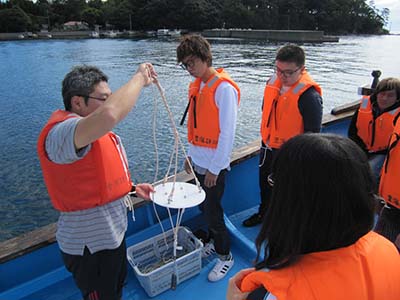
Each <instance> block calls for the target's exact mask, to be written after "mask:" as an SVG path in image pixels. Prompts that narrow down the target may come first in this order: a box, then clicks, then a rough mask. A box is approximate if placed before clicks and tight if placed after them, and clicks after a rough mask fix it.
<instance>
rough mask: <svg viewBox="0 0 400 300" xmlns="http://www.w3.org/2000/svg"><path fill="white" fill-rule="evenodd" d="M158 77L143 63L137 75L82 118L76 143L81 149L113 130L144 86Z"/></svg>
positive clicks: (77, 129)
mask: <svg viewBox="0 0 400 300" xmlns="http://www.w3.org/2000/svg"><path fill="white" fill-rule="evenodd" d="M153 78H157V74H156V73H155V71H154V69H153V66H152V65H151V64H149V63H143V64H141V65H140V66H139V68H138V70H137V71H136V73H135V75H133V77H132V78H131V79H130V80H129V81H128V82H127V83H126V84H125V85H123V86H122V87H121V88H119V89H118V90H117V91H116V92H115V93H113V94H112V95H110V97H108V98H107V100H106V101H105V102H104V104H103V105H101V106H100V107H99V108H98V109H96V110H95V111H94V112H93V113H91V114H90V115H88V116H86V117H84V118H82V119H81V120H80V121H79V122H78V125H77V126H76V130H75V136H74V143H75V147H76V149H81V148H83V147H85V146H87V145H89V144H91V143H92V142H94V141H95V140H97V139H99V138H100V137H102V136H103V135H104V134H106V133H107V132H109V131H111V130H112V129H113V128H114V126H115V125H116V124H118V123H119V122H120V121H121V120H122V119H124V118H125V117H126V115H127V114H128V113H129V112H130V111H131V109H132V108H133V106H134V105H135V104H136V101H137V99H138V97H139V95H140V91H141V89H142V88H143V87H144V86H147V85H149V84H151V82H152V79H153Z"/></svg>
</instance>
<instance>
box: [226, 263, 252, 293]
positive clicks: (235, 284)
mask: <svg viewBox="0 0 400 300" xmlns="http://www.w3.org/2000/svg"><path fill="white" fill-rule="evenodd" d="M251 272H254V268H249V269H243V270H241V271H239V272H238V273H236V274H235V275H234V276H233V277H231V278H230V279H229V282H228V289H227V291H226V300H245V299H247V296H248V295H249V293H243V292H242V291H241V290H240V289H239V287H240V285H241V283H242V280H243V278H244V277H245V276H246V275H247V274H250V273H251Z"/></svg>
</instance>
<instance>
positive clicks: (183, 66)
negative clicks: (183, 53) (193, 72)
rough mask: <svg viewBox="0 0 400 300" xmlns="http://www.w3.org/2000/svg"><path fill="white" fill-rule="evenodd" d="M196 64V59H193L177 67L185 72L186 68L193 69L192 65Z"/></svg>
mask: <svg viewBox="0 0 400 300" xmlns="http://www.w3.org/2000/svg"><path fill="white" fill-rule="evenodd" d="M195 64H196V59H195V58H194V59H189V60H188V61H187V62H185V63H184V62H181V63H180V64H179V66H180V67H181V68H182V69H184V70H185V71H187V69H188V68H191V69H192V68H193V67H194V65H195Z"/></svg>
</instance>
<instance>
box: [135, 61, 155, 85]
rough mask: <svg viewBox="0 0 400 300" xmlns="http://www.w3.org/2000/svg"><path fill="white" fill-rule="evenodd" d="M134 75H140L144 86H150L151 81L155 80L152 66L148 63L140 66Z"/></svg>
mask: <svg viewBox="0 0 400 300" xmlns="http://www.w3.org/2000/svg"><path fill="white" fill-rule="evenodd" d="M136 74H140V75H142V77H143V79H144V85H145V86H147V85H149V84H151V83H152V82H153V80H157V73H156V71H155V70H154V67H153V65H152V64H150V63H143V64H140V66H139V68H138V69H137V71H136Z"/></svg>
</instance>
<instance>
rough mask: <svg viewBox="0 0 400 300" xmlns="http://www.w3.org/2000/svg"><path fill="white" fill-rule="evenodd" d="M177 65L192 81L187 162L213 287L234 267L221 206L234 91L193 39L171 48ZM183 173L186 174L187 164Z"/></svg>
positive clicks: (201, 40) (235, 100) (201, 43)
mask: <svg viewBox="0 0 400 300" xmlns="http://www.w3.org/2000/svg"><path fill="white" fill-rule="evenodd" d="M177 60H178V63H181V66H182V67H183V68H184V69H185V70H187V71H188V72H189V73H190V75H192V76H193V77H195V80H194V81H193V82H192V83H191V84H190V86H189V103H188V107H187V109H186V112H189V120H188V125H187V128H188V140H189V151H188V156H189V157H190V160H191V163H192V165H193V168H194V171H195V174H196V176H197V178H198V179H199V181H200V184H201V186H202V187H203V189H204V191H205V192H206V199H205V200H204V202H203V203H202V204H201V205H200V209H201V211H202V212H203V215H204V216H205V219H206V223H207V226H208V234H209V241H208V243H207V244H206V245H205V247H204V249H203V252H202V257H207V256H209V255H211V254H213V253H216V254H217V262H216V264H215V266H214V268H213V269H212V270H211V272H210V273H209V274H208V280H209V281H218V280H220V279H222V278H223V277H224V276H225V275H226V274H227V273H228V271H229V270H230V269H231V268H232V266H233V262H234V261H233V257H232V253H231V252H230V238H229V233H228V230H227V228H226V226H225V221H224V212H223V208H222V205H221V200H222V196H223V194H224V188H225V175H226V172H227V171H228V170H229V163H230V155H231V152H232V148H233V141H234V137H235V130H236V118H237V110H238V106H239V100H240V90H239V87H238V85H237V84H236V83H235V82H234V81H233V80H232V79H231V78H230V76H229V75H228V73H227V72H226V71H224V69H215V68H214V67H212V54H211V49H210V44H209V43H208V42H207V40H206V39H204V38H203V37H201V36H199V35H189V36H185V37H184V38H183V39H182V41H181V43H180V44H179V46H178V48H177ZM186 112H185V115H184V118H185V116H186ZM184 118H183V119H182V122H181V124H183V121H184ZM185 170H186V171H187V172H188V173H190V169H189V166H188V162H186V163H185Z"/></svg>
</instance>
